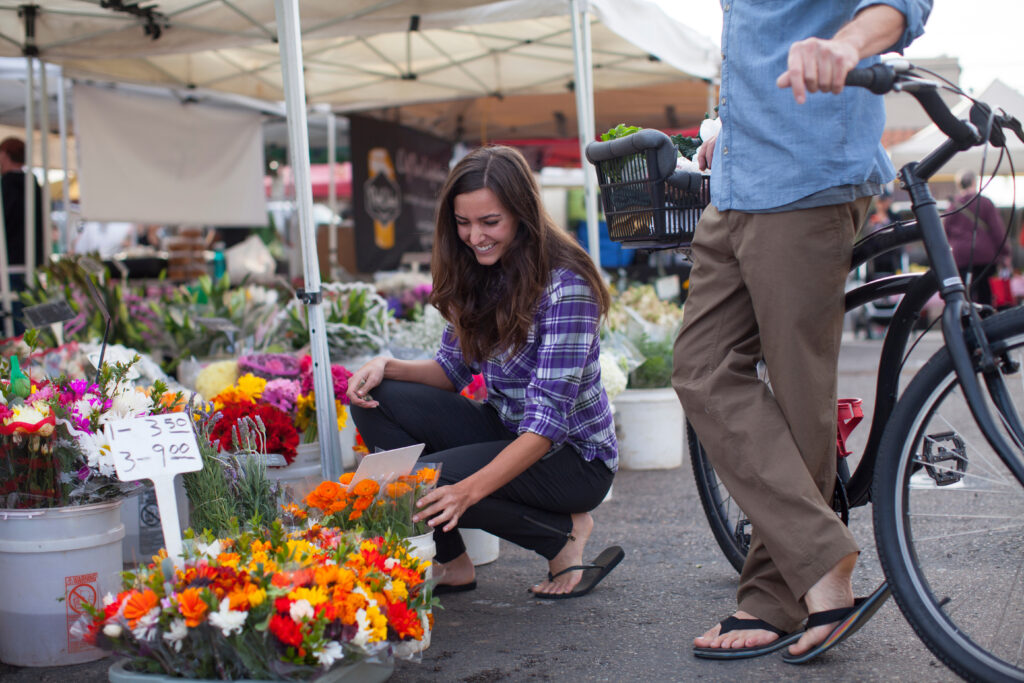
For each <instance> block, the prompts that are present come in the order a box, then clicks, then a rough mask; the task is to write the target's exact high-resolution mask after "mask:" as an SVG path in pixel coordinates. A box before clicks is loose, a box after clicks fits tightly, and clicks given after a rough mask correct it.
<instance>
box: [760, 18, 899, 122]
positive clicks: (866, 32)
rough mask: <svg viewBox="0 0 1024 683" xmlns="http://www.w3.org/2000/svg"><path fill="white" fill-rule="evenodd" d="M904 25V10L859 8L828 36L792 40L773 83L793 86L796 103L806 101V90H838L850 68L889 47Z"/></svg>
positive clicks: (786, 86) (841, 87)
mask: <svg viewBox="0 0 1024 683" xmlns="http://www.w3.org/2000/svg"><path fill="white" fill-rule="evenodd" d="M906 25H907V20H906V18H905V17H904V16H903V14H902V13H901V12H900V11H899V10H897V9H894V8H892V7H889V6H888V5H872V6H871V7H867V8H865V9H862V10H861V11H860V12H857V16H855V17H854V18H853V21H851V22H850V23H848V24H847V25H846V26H844V27H842V28H841V29H839V32H838V33H836V34H835V36H833V37H832V39H831V40H823V39H821V38H807V39H806V40H801V41H800V42H798V43H793V45H792V46H790V48H789V62H788V64H787V69H786V71H784V72H783V73H782V74H780V75H779V78H778V80H776V84H777V85H778V86H779V87H780V88H792V89H793V99H795V100H796V101H797V102H798V103H799V104H803V103H804V102H806V101H807V93H808V92H831V93H836V94H838V93H840V92H842V90H843V85H845V83H846V74H848V73H849V72H850V69H852V68H853V67H855V66H857V63H858V62H859V61H860V60H862V59H864V58H865V57H870V56H871V55H876V54H879V53H880V52H883V51H884V50H887V49H889V48H891V47H892V46H893V45H894V44H895V43H896V41H897V40H898V39H899V37H900V35H902V34H903V31H904V29H905V28H906Z"/></svg>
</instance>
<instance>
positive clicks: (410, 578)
mask: <svg viewBox="0 0 1024 683" xmlns="http://www.w3.org/2000/svg"><path fill="white" fill-rule="evenodd" d="M428 567H429V562H424V561H421V560H419V559H418V558H416V557H414V556H413V555H411V554H410V553H409V551H408V549H407V547H406V545H405V544H403V543H402V542H401V541H399V540H397V539H396V538H395V537H393V536H390V537H388V536H385V537H375V538H361V537H359V536H357V535H355V534H352V533H346V532H342V531H340V530H339V529H336V528H330V527H322V526H318V525H315V526H312V527H310V528H307V529H304V530H295V531H292V532H286V531H285V529H284V527H283V526H282V524H281V522H280V521H277V522H275V523H274V524H273V525H271V526H269V527H268V528H264V529H260V530H248V531H241V532H239V531H237V530H236V531H235V532H234V533H232V534H231V535H230V536H227V537H223V538H215V537H214V536H212V535H209V534H206V535H202V536H199V537H194V538H191V539H186V541H185V557H184V566H183V567H182V568H180V569H175V567H174V566H173V564H172V563H171V562H170V561H169V560H168V559H166V555H165V552H164V551H161V554H160V555H158V556H156V557H154V562H153V563H152V564H150V565H148V566H147V567H145V568H144V569H143V570H141V571H139V572H138V573H136V574H131V573H126V574H125V583H124V586H123V589H122V590H120V591H118V592H114V593H111V594H110V595H108V596H106V598H105V599H104V600H103V603H102V605H101V606H100V607H97V608H93V609H90V610H89V614H88V615H87V616H86V617H85V618H84V619H82V620H81V621H80V622H79V623H78V625H77V629H78V631H79V632H81V633H82V634H83V637H84V638H85V639H87V640H89V641H90V642H94V643H95V644H96V645H97V646H99V647H101V648H104V649H107V650H111V651H113V652H115V653H118V654H121V655H123V656H124V657H125V659H123V660H121V661H119V662H117V663H116V664H115V665H114V666H113V667H112V668H111V671H110V680H111V681H112V682H113V683H128V682H132V683H141V682H143V681H147V680H154V681H162V680H166V678H164V677H184V678H192V679H201V680H211V679H236V680H237V679H258V680H262V679H270V680H285V681H304V680H317V681H330V680H336V679H337V680H340V679H341V678H342V677H344V680H346V681H348V680H351V679H355V680H363V681H382V680H385V679H386V678H387V677H388V676H390V673H391V669H392V666H393V663H392V659H391V647H392V646H394V645H397V644H400V643H403V642H415V641H418V640H420V639H421V638H423V635H424V626H423V624H424V621H423V619H422V618H421V614H422V613H425V611H426V610H427V609H428V608H429V607H430V605H431V602H432V596H431V592H430V590H429V587H428V585H427V584H426V583H425V573H426V570H427V568H428ZM428 625H429V622H428ZM353 669H358V672H357V671H353ZM147 674H148V675H147Z"/></svg>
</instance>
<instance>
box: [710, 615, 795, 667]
mask: <svg viewBox="0 0 1024 683" xmlns="http://www.w3.org/2000/svg"><path fill="white" fill-rule="evenodd" d="M743 630H751V631H753V630H760V631H771V632H772V633H774V634H776V635H778V636H779V637H778V638H776V639H775V640H773V641H772V642H770V643H765V644H764V645H754V646H752V647H736V648H732V647H694V648H693V656H694V657H700V658H701V659H749V658H750V657H761V656H763V655H769V654H771V653H773V652H777V651H779V650H781V649H782V648H784V647H786V646H787V645H791V644H793V643H795V642H796V641H798V640H800V636H802V635H803V634H804V631H803V629H799V630H796V631H793V632H792V633H786V632H785V631H783V630H782V629H780V628H775V627H774V626H772V625H771V624H769V623H768V622H767V621H764V620H763V619H740V618H738V617H728V618H726V619H723V620H722V621H721V628H720V629H719V631H718V634H719V635H721V634H723V633H728V632H729V631H743Z"/></svg>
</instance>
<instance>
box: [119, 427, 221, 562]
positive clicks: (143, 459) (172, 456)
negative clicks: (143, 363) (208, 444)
mask: <svg viewBox="0 0 1024 683" xmlns="http://www.w3.org/2000/svg"><path fill="white" fill-rule="evenodd" d="M106 429H107V436H108V438H109V439H110V445H111V448H113V450H114V467H115V468H116V469H117V476H118V478H119V479H120V480H121V481H136V480H138V479H149V480H150V481H152V482H153V489H154V490H155V491H156V504H157V507H158V508H159V509H160V525H161V526H162V527H163V532H164V547H165V548H167V555H168V556H169V557H170V558H171V559H172V560H173V561H174V564H175V566H178V567H180V566H182V564H183V559H182V544H181V527H180V526H179V525H178V501H177V499H176V498H175V496H174V475H176V474H178V473H181V472H196V471H198V470H201V469H203V458H202V455H201V454H200V453H199V444H198V442H197V441H196V435H195V432H193V431H192V421H191V419H189V417H188V416H187V415H185V414H184V413H168V414H166V415H150V416H148V417H135V418H130V419H127V420H117V421H116V422H111V423H110V424H108V425H107V428H106Z"/></svg>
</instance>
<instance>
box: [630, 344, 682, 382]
mask: <svg viewBox="0 0 1024 683" xmlns="http://www.w3.org/2000/svg"><path fill="white" fill-rule="evenodd" d="M672 346H673V340H672V337H671V336H667V337H665V338H664V339H662V340H661V341H656V340H653V339H651V338H650V337H648V336H647V335H643V336H642V337H641V338H640V340H639V342H638V343H637V348H639V350H640V353H642V354H643V355H644V358H645V360H644V362H643V363H642V364H641V365H640V367H638V368H637V369H636V370H634V371H633V372H632V373H630V375H629V388H631V389H658V388H661V387H667V386H669V385H670V384H671V383H672Z"/></svg>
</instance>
